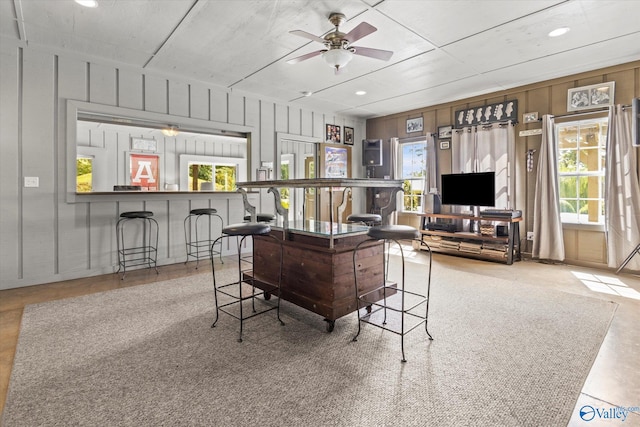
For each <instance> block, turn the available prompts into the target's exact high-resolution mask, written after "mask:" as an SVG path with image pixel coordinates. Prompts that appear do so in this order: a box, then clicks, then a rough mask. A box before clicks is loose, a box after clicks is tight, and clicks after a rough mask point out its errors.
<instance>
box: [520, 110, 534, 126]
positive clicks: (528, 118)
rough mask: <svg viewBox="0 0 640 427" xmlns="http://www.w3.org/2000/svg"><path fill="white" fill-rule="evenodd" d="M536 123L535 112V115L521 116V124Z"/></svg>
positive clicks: (526, 114) (525, 114)
mask: <svg viewBox="0 0 640 427" xmlns="http://www.w3.org/2000/svg"><path fill="white" fill-rule="evenodd" d="M537 121H538V112H537V111H536V112H535V113H524V114H523V115H522V122H523V123H532V122H537Z"/></svg>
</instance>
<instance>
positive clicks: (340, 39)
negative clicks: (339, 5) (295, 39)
mask: <svg viewBox="0 0 640 427" xmlns="http://www.w3.org/2000/svg"><path fill="white" fill-rule="evenodd" d="M346 20H347V17H346V16H344V15H343V14H342V13H332V14H331V15H329V22H331V23H332V24H333V25H334V27H335V30H334V31H332V32H330V33H329V34H327V35H326V36H324V38H321V37H318V36H314V35H313V34H310V33H307V32H306V31H302V30H293V31H290V33H291V34H295V35H298V36H300V37H304V38H306V39H309V40H313V41H315V42H318V43H322V44H323V45H324V46H325V49H322V50H318V51H316V52H311V53H307V54H306V55H302V56H298V57H297V58H292V59H290V60H288V61H287V63H288V64H297V63H298V62H301V61H304V60H307V59H309V58H313V57H315V56H318V55H322V57H323V58H324V60H325V61H326V62H327V64H329V66H331V67H333V68H334V69H335V72H336V74H340V73H341V72H342V70H343V68H344V67H345V66H346V65H347V64H348V63H349V61H351V59H352V58H353V55H361V56H368V57H370V58H375V59H381V60H383V61H388V60H389V59H390V58H391V56H392V55H393V52H391V51H388V50H382V49H373V48H370V47H359V46H352V45H351V44H352V43H355V42H356V41H358V40H360V39H361V38H363V37H365V36H368V35H369V34H371V33H373V32H375V31H377V30H378V29H377V28H376V27H374V26H373V25H371V24H368V23H366V22H361V23H360V24H358V25H357V26H356V27H355V28H354V29H353V30H351V31H349V32H348V33H346V34H345V33H342V32H340V30H339V29H338V27H339V26H340V25H341V24H342V23H344V22H345V21H346Z"/></svg>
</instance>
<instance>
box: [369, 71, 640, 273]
mask: <svg viewBox="0 0 640 427" xmlns="http://www.w3.org/2000/svg"><path fill="white" fill-rule="evenodd" d="M611 81H614V82H615V83H616V86H615V103H616V104H624V105H629V104H630V103H631V100H632V99H633V98H635V97H638V96H640V61H634V62H630V63H626V64H621V65H617V66H613V67H608V68H603V69H598V70H593V71H589V72H585V73H580V74H575V75H571V76H567V77H563V78H558V79H553V80H548V81H543V82H540V83H535V84H531V85H527V86H521V87H517V88H514V89H509V90H505V91H501V92H495V93H491V94H489V95H485V96H479V97H474V98H468V99H461V100H459V101H456V102H450V103H446V104H439V105H432V106H425V107H424V108H420V109H416V110H410V111H406V112H402V113H398V114H393V115H389V116H385V117H378V118H374V119H369V120H367V138H382V139H388V138H392V137H399V138H403V137H408V136H416V135H417V134H416V133H411V135H408V134H407V133H406V120H407V119H408V118H413V117H419V116H422V117H423V118H424V133H423V134H427V133H435V132H437V129H438V126H447V125H451V124H453V123H454V114H455V111H457V110H462V109H466V108H471V107H478V106H482V105H488V104H492V103H495V102H502V101H507V100H512V99H517V100H518V110H519V111H518V114H519V119H518V120H519V122H522V114H523V113H527V112H536V111H537V112H538V115H539V117H542V116H543V115H544V114H553V115H564V114H567V90H568V89H570V88H575V87H581V86H587V85H592V84H597V83H603V82H611ZM425 103H426V102H425ZM540 127H541V123H540V122H537V123H526V124H525V123H519V124H518V125H516V127H515V131H516V164H515V165H513V167H514V171H515V174H516V194H515V196H516V199H515V204H516V208H517V209H521V210H522V211H523V215H524V217H525V222H524V224H523V225H524V226H521V230H520V232H521V239H522V243H523V248H524V249H525V250H526V251H528V252H530V251H531V244H530V242H527V241H526V240H525V239H524V237H525V236H526V231H527V230H529V231H530V230H532V229H533V223H532V215H531V213H532V212H533V202H534V200H533V197H534V193H535V176H536V175H535V174H536V173H535V169H536V168H537V160H538V154H539V153H540V143H541V136H540V135H535V136H527V137H518V134H519V132H520V131H522V130H527V129H537V128H540ZM529 149H534V150H536V153H535V158H534V160H535V165H534V172H527V169H526V152H527V150H529ZM438 156H439V157H438V163H439V167H440V172H441V173H450V172H451V150H440V149H438ZM638 156H640V148H639V149H638ZM564 243H565V252H566V262H567V263H570V264H578V265H587V266H596V267H606V264H607V259H606V246H605V238H604V231H602V230H594V229H592V228H591V229H589V228H587V227H571V226H566V227H565V228H564Z"/></svg>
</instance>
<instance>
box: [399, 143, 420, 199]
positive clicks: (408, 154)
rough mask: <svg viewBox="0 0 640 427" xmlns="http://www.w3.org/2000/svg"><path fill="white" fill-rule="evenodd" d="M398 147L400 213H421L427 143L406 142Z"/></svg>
mask: <svg viewBox="0 0 640 427" xmlns="http://www.w3.org/2000/svg"><path fill="white" fill-rule="evenodd" d="M399 147H400V149H399V150H398V151H399V153H398V154H399V155H398V157H399V159H398V160H399V164H400V171H399V172H400V179H402V180H403V183H402V189H403V191H404V195H403V198H402V211H404V212H422V202H423V197H424V186H425V177H426V176H427V141H418V142H406V143H402V144H400V146H399Z"/></svg>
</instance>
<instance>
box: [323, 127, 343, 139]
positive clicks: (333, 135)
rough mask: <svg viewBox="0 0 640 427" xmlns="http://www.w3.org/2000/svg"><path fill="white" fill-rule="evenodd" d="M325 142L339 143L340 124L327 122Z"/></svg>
mask: <svg viewBox="0 0 640 427" xmlns="http://www.w3.org/2000/svg"><path fill="white" fill-rule="evenodd" d="M326 134H327V135H326V139H325V141H326V142H333V143H336V144H340V142H341V140H340V126H336V125H330V124H327V132H326Z"/></svg>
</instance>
